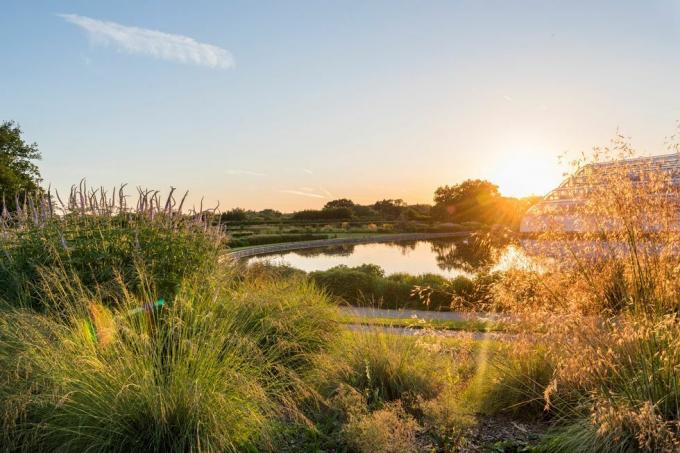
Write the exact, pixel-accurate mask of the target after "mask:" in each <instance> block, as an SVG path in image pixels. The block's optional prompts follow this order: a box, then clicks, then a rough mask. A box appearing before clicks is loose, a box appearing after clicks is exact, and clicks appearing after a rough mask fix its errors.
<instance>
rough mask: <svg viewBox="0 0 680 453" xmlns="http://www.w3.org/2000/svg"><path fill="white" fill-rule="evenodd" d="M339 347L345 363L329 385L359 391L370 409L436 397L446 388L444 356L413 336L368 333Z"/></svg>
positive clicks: (333, 369)
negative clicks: (420, 342) (419, 343)
mask: <svg viewBox="0 0 680 453" xmlns="http://www.w3.org/2000/svg"><path fill="white" fill-rule="evenodd" d="M347 340H348V341H345V342H343V343H342V344H341V345H339V347H340V348H342V349H341V352H336V354H341V355H342V357H343V361H341V362H338V363H340V365H339V366H338V367H337V368H332V369H331V374H332V377H330V378H329V382H341V383H344V384H347V385H349V386H351V387H352V388H354V389H356V390H357V391H359V392H360V393H361V394H362V395H364V397H365V398H366V400H367V402H368V405H369V407H380V406H381V405H382V404H383V403H385V402H390V401H396V400H400V399H405V400H406V401H414V400H415V398H416V397H418V396H419V397H421V398H424V399H431V398H434V397H435V396H436V395H437V394H438V393H439V392H440V391H441V390H442V389H443V388H444V386H445V385H446V375H447V373H446V372H445V370H446V367H447V363H446V361H445V360H443V357H442V356H440V355H437V354H434V353H431V352H429V351H427V350H426V349H424V348H422V347H420V346H419V345H418V342H417V339H416V338H413V337H402V336H399V335H389V334H384V333H380V332H367V333H365V334H361V335H355V336H352V337H349V338H347Z"/></svg>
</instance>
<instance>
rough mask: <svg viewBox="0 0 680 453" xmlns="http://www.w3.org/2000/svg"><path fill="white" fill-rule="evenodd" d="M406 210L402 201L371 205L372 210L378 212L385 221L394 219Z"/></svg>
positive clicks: (383, 201) (381, 202)
mask: <svg viewBox="0 0 680 453" xmlns="http://www.w3.org/2000/svg"><path fill="white" fill-rule="evenodd" d="M405 208H406V203H404V200H402V199H396V200H381V201H376V202H375V203H374V204H373V209H375V210H376V211H378V212H379V213H380V214H381V215H382V216H383V217H385V218H387V219H396V218H398V217H399V215H400V214H401V212H402V211H403V210H404V209H405Z"/></svg>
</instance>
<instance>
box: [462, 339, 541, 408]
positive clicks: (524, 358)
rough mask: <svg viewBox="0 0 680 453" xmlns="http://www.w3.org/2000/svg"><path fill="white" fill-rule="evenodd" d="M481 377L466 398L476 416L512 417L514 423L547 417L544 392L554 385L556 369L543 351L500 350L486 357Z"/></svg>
mask: <svg viewBox="0 0 680 453" xmlns="http://www.w3.org/2000/svg"><path fill="white" fill-rule="evenodd" d="M483 360H485V363H480V364H478V369H477V373H478V374H477V376H476V377H475V379H473V380H472V381H471V385H470V386H469V387H468V388H467V389H466V392H465V395H464V398H465V400H466V402H467V404H468V405H469V406H470V407H472V408H473V409H474V410H475V411H476V412H481V413H483V414H486V415H499V414H500V415H509V416H512V417H513V418H514V419H523V420H537V419H542V418H544V417H546V416H547V415H548V414H547V413H546V412H545V400H544V399H543V392H544V390H545V388H546V387H547V386H548V384H549V383H550V380H551V379H552V376H553V372H554V365H553V364H552V363H551V361H550V360H549V357H548V356H547V355H546V354H545V352H544V351H541V349H540V348H535V347H531V348H529V349H525V348H523V347H520V346H518V345H513V346H512V347H507V346H506V347H504V348H499V349H498V350H496V351H493V353H489V354H488V355H486V356H485V357H483Z"/></svg>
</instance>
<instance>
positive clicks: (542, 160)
mask: <svg viewBox="0 0 680 453" xmlns="http://www.w3.org/2000/svg"><path fill="white" fill-rule="evenodd" d="M489 179H490V180H491V181H492V182H494V183H495V184H498V187H499V190H500V192H501V194H503V195H504V196H508V197H526V196H529V195H545V194H546V193H547V192H549V191H550V190H551V189H554V188H555V187H556V186H557V185H558V184H559V183H560V180H561V171H560V169H559V166H558V164H557V159H556V158H555V159H552V160H551V159H549V158H547V157H546V156H545V154H544V153H538V152H531V151H516V152H507V153H503V157H502V158H500V159H498V160H497V161H496V165H495V166H494V168H493V170H492V173H491V175H490V178H489Z"/></svg>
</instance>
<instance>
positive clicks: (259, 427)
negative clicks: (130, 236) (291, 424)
mask: <svg viewBox="0 0 680 453" xmlns="http://www.w3.org/2000/svg"><path fill="white" fill-rule="evenodd" d="M46 278H51V277H50V276H48V277H46ZM70 282H71V283H70V286H68V288H70V291H71V292H72V293H73V294H72V295H71V296H72V297H71V299H72V300H78V301H80V303H75V304H71V305H69V307H68V310H66V311H65V313H66V315H64V314H63V313H64V312H62V314H61V315H60V316H55V314H54V313H50V312H47V313H36V312H34V311H31V310H27V309H24V308H8V309H6V310H5V311H2V312H0V425H1V427H2V429H1V432H2V434H1V435H0V436H1V437H0V442H1V443H2V445H3V446H4V448H7V449H9V450H10V451H11V450H20V451H120V452H123V451H157V452H161V451H169V452H186V451H258V450H262V449H270V448H273V445H272V442H273V440H274V439H275V433H274V432H273V431H274V430H275V429H277V428H278V427H279V426H280V425H281V423H282V421H283V420H291V419H296V418H297V417H302V414H301V412H300V411H299V409H298V407H297V401H298V399H299V397H300V395H308V394H310V392H307V391H306V390H305V388H306V386H305V385H304V383H303V382H304V381H303V377H304V375H305V374H306V373H308V372H309V371H310V367H311V365H310V364H311V363H312V360H311V358H310V357H311V356H312V355H314V354H316V353H318V352H320V351H322V350H324V349H326V348H327V347H329V344H330V343H332V342H333V337H334V335H335V333H334V332H335V329H334V328H333V321H332V318H333V313H332V310H331V308H330V306H329V305H328V303H327V302H326V300H325V298H324V296H323V295H321V294H319V293H318V292H317V291H315V290H314V288H313V287H312V286H310V285H309V284H305V283H300V282H288V283H281V282H278V283H277V282H266V281H259V282H248V283H246V284H244V285H243V286H240V285H237V286H240V287H236V288H234V287H230V286H229V285H232V282H231V281H227V282H226V283H227V286H225V285H224V283H225V282H216V281H214V280H213V279H212V278H210V276H204V277H203V278H201V279H198V278H195V279H193V280H192V281H191V282H185V284H184V285H183V286H182V288H181V289H180V290H179V291H178V293H177V295H176V297H175V299H174V301H173V302H172V303H168V304H166V305H165V306H164V308H163V309H160V310H156V311H151V310H141V313H137V314H134V311H133V310H134V309H136V308H137V307H139V306H141V305H143V304H144V303H145V302H146V301H148V300H153V298H151V296H150V295H147V298H145V299H137V298H135V297H133V296H128V297H127V298H125V299H124V300H119V301H118V303H117V304H115V305H113V308H110V309H109V308H106V307H105V306H104V305H102V304H101V303H97V302H94V301H95V300H96V298H95V296H94V295H93V294H92V293H90V292H89V291H88V290H87V288H85V287H83V286H81V285H78V284H77V277H74V278H72V279H71V280H70ZM73 282H76V283H73ZM64 285H69V283H64ZM120 293H122V292H119V294H120ZM267 301H269V302H271V303H267ZM54 305H58V303H57V302H55V303H54V304H51V305H50V306H54Z"/></svg>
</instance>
